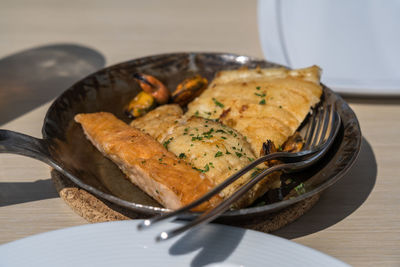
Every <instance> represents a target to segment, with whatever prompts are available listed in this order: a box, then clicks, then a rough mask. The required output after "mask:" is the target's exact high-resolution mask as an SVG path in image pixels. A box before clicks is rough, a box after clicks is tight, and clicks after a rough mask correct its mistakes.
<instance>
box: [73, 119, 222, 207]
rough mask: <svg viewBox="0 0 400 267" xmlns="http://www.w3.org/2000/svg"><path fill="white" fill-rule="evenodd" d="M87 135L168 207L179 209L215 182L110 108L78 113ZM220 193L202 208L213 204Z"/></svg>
mask: <svg viewBox="0 0 400 267" xmlns="http://www.w3.org/2000/svg"><path fill="white" fill-rule="evenodd" d="M75 121H76V122H78V123H80V124H81V125H82V128H83V130H84V132H85V135H86V137H87V138H88V139H89V140H90V141H91V142H92V144H93V145H94V146H95V147H96V148H97V149H98V150H99V151H100V152H101V153H103V155H105V156H106V157H108V158H109V159H111V160H112V161H113V162H115V163H116V164H117V165H118V167H119V168H120V169H121V170H122V171H123V172H124V173H125V174H126V175H127V177H128V178H129V179H130V180H131V181H132V182H133V183H134V184H136V185H138V186H139V187H140V188H141V189H142V190H144V191H145V192H146V193H147V194H149V195H150V196H151V197H153V198H154V199H155V200H157V201H158V202H159V203H161V204H162V205H164V206H165V207H168V208H171V209H176V208H179V207H181V206H182V205H185V204H188V203H190V202H192V201H193V200H195V199H197V198H199V197H200V196H201V195H203V194H205V193H206V192H207V191H209V190H210V189H211V188H212V187H214V186H215V184H214V183H213V182H212V181H211V180H210V179H208V178H207V177H206V176H204V175H203V174H202V173H201V172H198V171H196V170H194V169H193V168H192V167H191V166H190V165H189V164H188V163H187V162H185V161H183V160H181V159H179V158H178V157H176V156H175V155H174V154H173V153H171V152H168V151H167V150H166V149H165V148H164V147H163V146H162V145H161V144H160V143H158V142H157V141H156V140H154V138H152V137H150V136H149V135H147V134H145V133H143V132H141V131H140V130H138V129H135V128H133V127H130V126H129V125H127V124H126V123H124V122H123V121H121V120H119V119H117V118H116V117H115V116H114V115H112V114H110V113H106V112H98V113H90V114H78V115H76V116H75ZM216 202H218V197H215V198H213V199H211V200H210V201H209V202H207V203H205V205H203V206H201V207H200V208H203V209H204V208H207V207H209V206H213V204H214V203H216Z"/></svg>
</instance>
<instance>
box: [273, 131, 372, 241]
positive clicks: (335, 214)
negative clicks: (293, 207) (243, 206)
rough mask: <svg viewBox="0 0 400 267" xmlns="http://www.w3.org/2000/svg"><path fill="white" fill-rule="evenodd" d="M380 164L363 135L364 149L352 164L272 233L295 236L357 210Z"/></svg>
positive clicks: (319, 227)
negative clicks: (297, 215)
mask: <svg viewBox="0 0 400 267" xmlns="http://www.w3.org/2000/svg"><path fill="white" fill-rule="evenodd" d="M376 176H377V165H376V160H375V155H374V152H373V150H372V148H371V145H370V144H369V143H368V141H367V140H365V138H363V139H362V143H361V150H360V154H359V156H358V159H357V160H356V162H355V164H354V165H353V167H352V168H351V169H350V171H349V172H348V173H347V174H346V175H345V176H344V177H343V178H342V179H340V180H339V181H338V182H337V183H336V184H334V185H333V186H332V187H331V188H329V189H327V190H326V191H325V192H324V193H323V194H322V196H321V199H320V200H319V202H317V204H316V205H315V206H314V207H313V208H312V209H311V210H310V211H309V212H307V213H306V214H305V215H304V216H302V217H300V218H299V219H298V220H297V221H295V222H293V223H292V224H289V225H288V226H286V227H284V228H282V229H280V230H277V231H275V232H273V233H272V234H274V235H277V236H280V237H284V238H289V239H292V238H296V237H300V236H305V235H309V234H312V233H315V232H318V231H321V230H323V229H325V228H328V227H330V226H332V225H334V224H336V223H338V222H339V221H341V220H343V219H344V218H346V217H347V216H349V215H350V214H352V213H353V212H354V211H356V210H357V209H358V208H359V207H360V206H361V205H362V204H363V203H364V201H365V200H366V199H367V198H368V196H369V194H370V193H371V191H372V189H373V188H374V185H375V181H376Z"/></svg>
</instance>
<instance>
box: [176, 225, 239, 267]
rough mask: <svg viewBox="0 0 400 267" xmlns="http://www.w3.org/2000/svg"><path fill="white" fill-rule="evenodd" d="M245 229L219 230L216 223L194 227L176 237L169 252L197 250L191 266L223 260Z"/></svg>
mask: <svg viewBox="0 0 400 267" xmlns="http://www.w3.org/2000/svg"><path fill="white" fill-rule="evenodd" d="M232 231H234V232H232ZM245 231H246V230H245V229H240V228H235V229H234V230H231V229H226V230H225V231H221V229H220V228H219V226H217V225H210V226H209V227H200V228H196V229H193V230H191V231H189V232H187V233H186V234H184V235H183V236H182V237H181V238H180V239H178V240H177V241H176V242H175V243H174V244H173V245H172V246H171V247H170V249H169V254H170V255H173V256H178V255H184V254H188V253H192V252H194V251H198V253H197V255H196V256H194V258H193V260H192V262H191V264H190V266H192V267H197V266H205V265H208V264H212V263H216V264H217V263H219V262H224V261H225V260H226V259H227V258H228V257H229V256H230V255H231V254H232V253H233V251H235V249H236V247H237V246H238V245H239V243H240V241H241V240H242V238H243V236H244V233H245Z"/></svg>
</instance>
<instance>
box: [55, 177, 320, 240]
mask: <svg viewBox="0 0 400 267" xmlns="http://www.w3.org/2000/svg"><path fill="white" fill-rule="evenodd" d="M51 177H52V180H53V182H54V185H55V187H56V189H57V191H58V193H59V195H60V197H61V198H62V199H63V200H64V201H65V202H66V203H67V204H68V205H69V206H70V207H71V208H72V209H73V210H74V211H75V212H76V213H77V214H79V215H80V216H81V217H83V218H84V219H85V220H87V221H88V222H91V223H97V222H108V221H118V220H129V219H143V218H147V217H148V216H145V215H143V214H139V213H136V212H134V211H132V210H129V209H126V208H123V207H120V206H118V205H115V204H113V203H111V202H109V201H107V200H104V199H99V198H97V197H95V196H94V195H92V194H91V193H88V192H87V191H85V190H83V189H81V188H79V187H78V186H76V185H75V184H74V183H72V182H71V181H70V180H69V179H68V178H66V177H65V176H63V175H61V174H60V173H59V172H57V171H55V170H52V172H51ZM319 197H320V195H319V194H317V195H314V196H312V197H310V198H308V199H305V200H303V201H301V202H299V203H297V204H294V205H292V206H290V207H288V208H286V209H283V210H281V211H278V212H276V213H271V214H268V215H266V217H264V218H257V219H252V220H249V221H240V222H226V221H224V222H223V223H224V224H229V225H233V226H239V227H243V228H247V229H252V230H256V231H261V232H265V233H268V232H272V231H275V230H278V229H280V228H282V227H283V226H285V225H287V224H289V223H291V222H293V221H294V220H296V219H297V218H299V217H300V216H302V215H303V214H304V213H306V212H307V211H308V210H309V209H310V208H311V207H313V206H314V204H315V203H317V201H318V199H319Z"/></svg>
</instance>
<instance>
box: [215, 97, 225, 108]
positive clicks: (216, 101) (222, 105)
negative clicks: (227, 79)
mask: <svg viewBox="0 0 400 267" xmlns="http://www.w3.org/2000/svg"><path fill="white" fill-rule="evenodd" d="M212 100H213V101H214V103H215V105H217V106H218V107H220V108H223V107H225V106H224V104H222V103H221V102H219V101H218V100H217V99H215V98H214V97H213V98H212Z"/></svg>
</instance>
